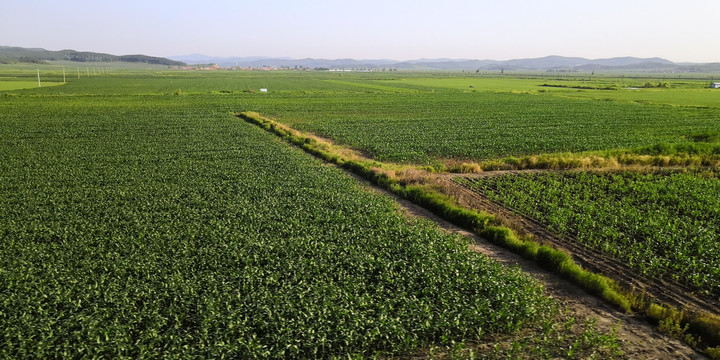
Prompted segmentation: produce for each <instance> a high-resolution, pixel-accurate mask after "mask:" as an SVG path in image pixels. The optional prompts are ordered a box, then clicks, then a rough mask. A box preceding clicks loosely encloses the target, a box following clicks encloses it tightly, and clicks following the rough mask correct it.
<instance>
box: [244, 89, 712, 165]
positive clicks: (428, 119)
mask: <svg viewBox="0 0 720 360" xmlns="http://www.w3.org/2000/svg"><path fill="white" fill-rule="evenodd" d="M297 100H298V99H297V98H296V97H283V96H281V95H279V96H276V97H273V98H264V99H257V100H255V101H252V102H251V103H250V104H251V106H252V110H254V111H258V112H260V113H262V114H265V115H268V116H273V117H275V118H276V119H278V120H279V121H282V122H285V123H287V124H290V125H292V126H294V127H297V128H299V129H302V130H307V131H311V132H314V133H317V134H320V135H323V136H327V137H330V138H333V139H335V140H337V141H339V142H341V143H344V144H348V145H351V146H353V147H356V148H359V149H362V150H365V151H367V152H368V153H369V154H370V155H371V156H373V157H374V158H376V159H378V160H381V161H396V162H415V163H432V162H434V161H436V160H438V159H487V158H494V157H504V156H517V155H532V154H542V153H551V152H576V151H586V150H604V149H615V148H632V147H639V146H645V145H651V144H657V143H677V142H683V141H687V139H686V138H685V137H684V136H686V135H689V134H692V133H694V132H700V131H717V130H720V125H718V123H717V122H716V121H713V120H714V119H716V118H717V110H716V109H697V108H684V107H669V106H657V105H640V104H630V103H618V102H608V101H595V100H579V99H567V98H562V97H558V96H555V95H552V94H539V95H530V94H510V93H490V92H485V93H482V92H481V93H464V92H451V91H446V92H437V93H431V92H422V93H416V94H406V93H397V94H392V95H390V94H379V93H378V94H375V93H366V94H354V95H352V96H348V95H344V96H341V95H337V94H335V95H328V94H311V95H306V96H304V97H303V98H302V101H300V102H299V101H297Z"/></svg>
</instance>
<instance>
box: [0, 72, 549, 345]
mask: <svg viewBox="0 0 720 360" xmlns="http://www.w3.org/2000/svg"><path fill="white" fill-rule="evenodd" d="M81 85H82V83H81V84H79V86H81ZM184 88H185V87H183V89H184ZM76 89H78V87H76ZM79 89H80V90H79V91H80V92H81V93H84V91H85V90H83V88H82V87H79ZM170 89H172V88H170ZM60 91H68V90H67V89H64V90H60ZM159 94H165V95H156V96H148V95H144V96H134V95H130V96H127V95H108V96H103V95H95V96H84V95H67V96H62V97H53V96H25V95H26V94H24V95H22V96H16V97H8V98H4V99H3V101H2V102H0V123H1V124H2V126H0V139H1V140H2V141H0V154H1V155H0V156H1V157H2V161H0V239H1V240H2V244H3V246H2V247H0V284H2V287H1V288H0V289H1V290H0V291H1V292H2V297H1V298H0V343H2V344H3V345H2V347H0V357H3V358H75V357H83V358H85V357H87V358H93V357H108V358H158V357H179V358H191V357H203V358H220V357H230V358H256V357H260V358H327V357H345V356H349V357H353V356H356V357H371V356H374V355H376V354H385V355H386V356H388V355H393V354H401V353H404V352H407V351H410V350H412V349H416V348H417V347H420V346H427V345H430V344H445V343H448V344H449V343H451V342H452V341H456V342H460V341H463V340H464V339H480V338H482V337H483V336H486V335H490V334H502V333H505V334H512V333H515V332H517V331H518V330H519V329H521V328H524V327H526V326H528V325H530V324H532V323H534V322H538V321H541V320H542V319H544V318H545V316H546V314H549V313H552V311H553V310H552V309H553V307H554V305H553V304H552V302H551V300H549V299H548V298H545V297H543V296H542V294H541V289H540V288H539V287H538V286H537V284H536V283H535V282H534V281H532V280H530V279H529V278H528V277H527V276H525V275H523V274H522V273H521V272H520V271H519V270H517V269H514V268H507V267H503V266H500V265H499V264H497V263H495V262H493V261H490V260H489V259H488V258H487V257H484V256H480V255H477V254H473V253H470V252H468V251H467V250H466V248H465V247H464V246H463V244H462V242H460V241H458V240H459V239H458V237H456V236H452V235H449V234H445V233H443V232H441V231H439V230H438V229H436V228H434V227H433V226H431V225H429V224H427V223H424V222H413V223H408V221H407V219H406V218H405V217H404V216H403V215H401V214H399V213H398V212H397V211H396V208H395V205H394V203H393V202H392V201H391V200H389V199H388V198H387V197H384V196H380V195H377V194H372V193H369V192H367V191H365V190H363V189H362V188H360V187H359V186H358V185H357V182H356V181H355V180H354V179H353V178H351V177H349V176H347V175H345V174H343V172H342V171H340V170H338V169H335V168H333V167H328V166H325V165H324V164H323V163H321V162H319V161H317V160H315V159H312V158H310V157H308V156H306V155H304V154H302V153H300V152H299V151H298V150H297V149H293V148H291V147H288V146H286V144H284V143H282V142H280V141H278V140H277V139H276V138H275V137H274V136H270V135H268V134H266V133H265V132H263V131H261V130H260V129H258V128H257V127H255V126H253V125H250V124H247V123H245V122H243V121H238V120H237V119H235V118H233V117H231V116H230V113H229V111H227V109H228V108H229V107H231V106H229V105H227V103H226V101H227V100H225V99H226V97H225V96H224V95H207V96H202V95H197V94H189V95H188V96H173V95H171V92H170V91H166V90H163V91H162V92H160V93H159ZM220 97H222V98H220ZM268 128H270V126H268ZM276 129H277V128H276ZM289 138H291V139H292V140H293V141H301V142H302V143H303V144H305V145H308V146H309V145H312V144H311V143H310V142H305V140H302V139H299V138H292V137H289ZM356 165H357V166H358V168H361V169H364V168H365V167H363V166H362V165H361V164H356ZM409 194H412V196H420V193H419V192H418V193H415V192H414V191H411V192H409ZM426 199H427V200H428V201H434V200H433V199H435V198H432V197H428V198H426ZM435 200H437V199H435ZM453 214H455V216H457V217H458V218H462V217H467V218H468V219H475V220H473V221H481V222H482V221H486V218H487V217H485V216H482V215H481V214H472V213H464V212H453Z"/></svg>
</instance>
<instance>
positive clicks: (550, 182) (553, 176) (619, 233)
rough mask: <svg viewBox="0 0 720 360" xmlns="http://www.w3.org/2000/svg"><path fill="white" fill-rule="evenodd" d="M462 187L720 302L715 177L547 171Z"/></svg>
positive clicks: (719, 205)
mask: <svg viewBox="0 0 720 360" xmlns="http://www.w3.org/2000/svg"><path fill="white" fill-rule="evenodd" d="M459 181H460V182H461V183H462V184H464V185H466V186H468V187H469V188H471V189H474V190H476V191H480V192H482V193H483V194H485V195H486V196H487V197H488V198H489V199H491V200H493V201H496V202H498V203H501V204H503V205H505V206H507V207H509V208H511V209H514V210H516V211H518V212H519V213H522V214H524V215H527V216H529V217H532V218H535V219H538V220H540V221H541V222H543V223H545V224H547V226H548V228H549V229H550V230H552V231H554V232H556V233H557V234H559V235H570V236H574V237H576V238H577V240H578V241H580V242H582V243H584V244H587V245H588V246H591V247H593V248H597V249H601V250H603V251H605V252H606V253H608V254H611V255H613V256H614V257H617V258H619V259H623V260H625V261H627V262H628V263H629V264H630V265H632V266H633V267H635V268H637V269H638V270H639V271H641V272H642V273H644V274H650V275H655V276H667V277H671V278H674V279H676V280H679V281H682V282H685V283H689V284H692V285H694V286H696V287H698V288H700V289H704V290H705V291H706V292H709V293H712V294H713V295H714V296H716V297H717V296H720V243H719V242H718V238H719V237H720V234H719V233H718V229H720V178H718V176H717V173H693V172H688V173H686V172H669V173H636V172H621V173H596V172H561V173H555V172H547V173H532V174H507V175H500V176H493V177H488V178H482V179H477V180H467V179H461V180H459Z"/></svg>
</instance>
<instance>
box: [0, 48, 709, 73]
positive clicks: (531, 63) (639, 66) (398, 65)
mask: <svg viewBox="0 0 720 360" xmlns="http://www.w3.org/2000/svg"><path fill="white" fill-rule="evenodd" d="M46 61H76V62H132V63H146V64H158V65H167V66H186V65H187V64H191V65H193V64H217V65H218V66H222V67H231V66H240V67H250V68H260V67H277V68H291V69H292V68H307V69H334V70H340V69H345V70H371V69H397V70H466V71H501V70H505V71H513V70H514V71H518V70H532V71H595V70H598V71H613V70H616V71H646V72H704V73H707V72H720V63H705V64H699V63H698V64H696V63H674V62H672V61H670V60H666V59H662V58H636V57H615V58H610V59H595V60H592V59H585V58H580V57H564V56H546V57H541V58H533V59H514V60H504V61H498V60H471V59H418V60H409V61H397V60H388V59H370V60H356V59H336V60H328V59H293V58H289V57H265V56H252V57H213V56H207V55H200V54H194V55H185V56H171V57H169V58H162V57H153V56H147V55H121V56H118V55H111V54H104V53H95V52H80V51H75V50H60V51H50V50H45V49H39V48H21V47H11V46H0V64H2V63H43V62H46Z"/></svg>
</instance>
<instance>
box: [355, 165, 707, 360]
mask: <svg viewBox="0 0 720 360" xmlns="http://www.w3.org/2000/svg"><path fill="white" fill-rule="evenodd" d="M356 178H358V180H360V181H361V182H363V183H364V184H366V186H367V187H368V188H370V189H372V190H373V191H377V192H380V193H383V194H386V195H388V196H390V197H392V198H394V199H395V200H396V201H397V202H398V204H399V206H400V207H401V210H402V211H403V212H405V213H406V214H408V215H409V216H416V217H422V218H426V219H429V220H432V221H434V222H435V223H437V224H438V225H439V226H440V227H441V228H442V229H444V230H446V231H448V232H452V233H457V234H460V235H462V236H465V237H468V238H470V239H472V241H471V245H470V246H469V250H471V251H475V252H478V253H482V254H485V255H487V256H490V257H491V258H493V259H495V260H497V261H498V262H500V263H503V264H506V265H516V266H519V267H520V268H521V269H522V270H523V271H524V272H525V273H527V274H529V275H530V276H532V277H534V278H535V279H537V280H538V281H540V283H542V284H543V285H544V287H545V290H546V293H547V295H549V296H551V297H553V298H555V299H557V300H558V301H560V302H561V303H562V304H563V306H564V307H566V308H567V309H568V310H570V311H572V312H573V313H575V314H576V315H577V316H579V317H584V318H595V319H597V325H598V327H599V328H600V329H602V330H604V331H608V332H609V331H610V330H611V329H612V328H613V327H615V326H617V325H618V323H620V328H619V331H618V334H617V335H618V339H620V340H621V341H622V343H623V351H624V352H625V356H626V357H627V358H629V359H706V357H705V356H704V355H702V354H700V353H698V352H696V351H695V350H694V349H692V348H691V347H689V346H687V345H686V344H684V343H682V342H680V341H678V340H676V339H673V338H670V337H668V336H666V335H664V334H662V333H659V332H658V331H656V330H655V329H654V327H653V326H652V325H650V324H649V323H648V322H647V321H645V319H643V318H639V317H636V316H633V315H628V314H626V313H624V312H622V311H620V310H618V309H616V308H615V307H614V306H612V305H610V304H608V303H606V302H605V301H604V300H602V299H600V298H598V297H597V296H595V295H592V294H590V293H587V292H586V291H584V290H582V289H581V288H579V287H578V286H577V285H575V284H573V283H571V282H569V281H568V280H565V279H563V278H562V277H560V276H559V275H557V274H554V273H551V272H548V271H547V270H545V269H543V268H541V267H539V266H538V265H537V263H536V262H534V261H531V260H527V259H524V258H523V257H521V256H519V255H517V254H514V253H512V252H510V251H509V250H506V249H504V248H502V247H499V246H497V245H494V244H492V243H490V242H489V241H487V240H485V239H483V238H480V237H479V236H477V235H476V234H474V233H472V232H470V231H468V230H466V229H462V228H459V227H457V226H455V225H453V224H452V223H450V222H448V221H446V220H444V219H442V218H440V217H438V216H437V215H435V214H433V213H432V212H430V211H428V210H427V209H425V208H423V207H421V206H418V205H416V204H414V203H412V202H410V201H408V200H405V199H402V198H399V197H397V196H396V195H394V194H392V193H390V192H388V191H386V190H384V189H382V188H379V187H376V186H374V185H373V184H371V183H369V182H367V181H366V180H364V179H362V178H360V177H358V176H356ZM468 191H469V190H468ZM470 193H472V192H471V191H470Z"/></svg>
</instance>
